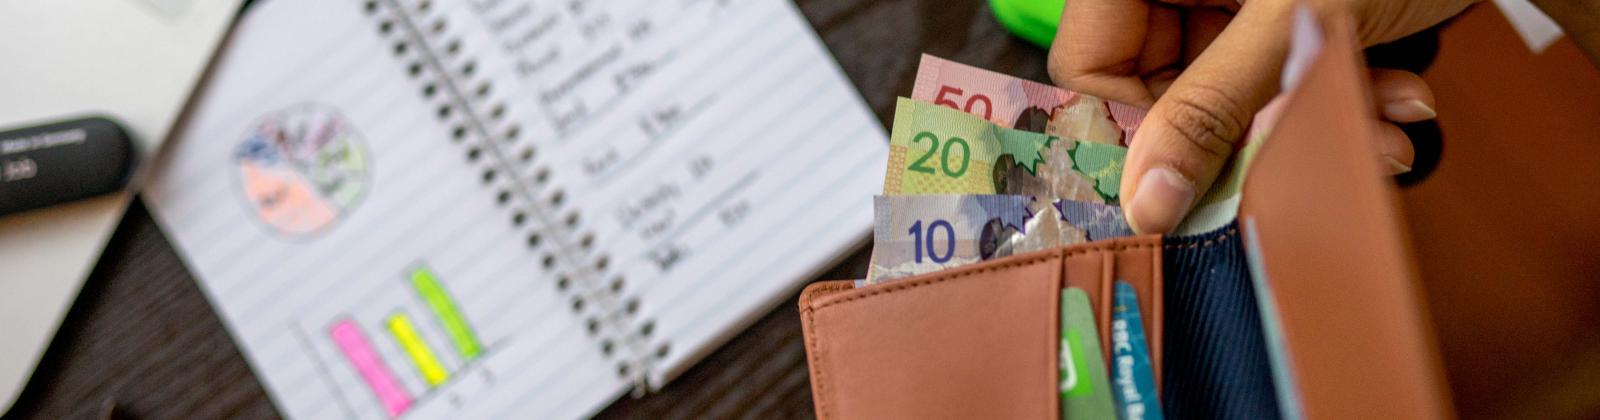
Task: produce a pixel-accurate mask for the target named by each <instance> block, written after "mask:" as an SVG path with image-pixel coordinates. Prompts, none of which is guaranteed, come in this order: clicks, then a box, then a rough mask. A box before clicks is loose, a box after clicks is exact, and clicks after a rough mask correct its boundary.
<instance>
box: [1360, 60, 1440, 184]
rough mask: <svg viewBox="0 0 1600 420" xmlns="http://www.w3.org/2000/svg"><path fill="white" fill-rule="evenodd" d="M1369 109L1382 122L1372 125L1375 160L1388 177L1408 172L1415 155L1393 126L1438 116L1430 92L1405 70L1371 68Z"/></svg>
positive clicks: (1418, 78)
mask: <svg viewBox="0 0 1600 420" xmlns="http://www.w3.org/2000/svg"><path fill="white" fill-rule="evenodd" d="M1369 74H1370V75H1371V76H1372V106H1373V108H1374V109H1375V110H1376V112H1377V116H1378V117H1379V118H1381V119H1382V120H1383V121H1378V123H1377V124H1376V125H1375V126H1376V127H1377V130H1378V133H1377V135H1376V136H1375V138H1376V139H1377V142H1378V144H1377V148H1378V160H1380V161H1382V162H1383V163H1384V165H1385V167H1387V168H1389V174H1390V175H1399V174H1403V173H1406V172H1411V165H1412V163H1413V162H1415V161H1416V156H1417V152H1416V149H1415V148H1414V147H1413V146H1412V145H1411V138H1409V137H1408V136H1406V133H1405V131H1402V130H1401V129H1400V126H1398V125H1395V123H1411V122H1417V121H1424V120H1430V119H1433V118H1434V117H1437V116H1438V114H1437V113H1435V112H1434V110H1433V104H1434V102H1433V90H1432V89H1429V88H1428V84H1427V82H1424V81H1423V80H1422V77H1421V76H1417V74H1416V73H1412V72H1409V71H1404V70H1393V69H1371V70H1370V71H1369Z"/></svg>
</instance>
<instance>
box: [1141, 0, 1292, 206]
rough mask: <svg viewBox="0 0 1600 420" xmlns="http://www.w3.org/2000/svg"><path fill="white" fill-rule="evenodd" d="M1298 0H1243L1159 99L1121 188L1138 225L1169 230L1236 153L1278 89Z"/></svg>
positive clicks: (1151, 111)
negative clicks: (1257, 116) (1227, 20)
mask: <svg viewBox="0 0 1600 420" xmlns="http://www.w3.org/2000/svg"><path fill="white" fill-rule="evenodd" d="M1292 4H1293V2H1289V1H1272V0H1257V1H1250V2H1246V3H1245V5H1244V6H1243V7H1242V8H1241V9H1240V10H1239V14H1238V15H1236V16H1234V18H1233V20H1232V21H1231V22H1230V23H1229V24H1228V26H1227V28H1225V29H1223V31H1222V33H1221V34H1220V35H1218V36H1217V38H1216V40H1214V41H1213V42H1212V43H1211V45H1209V46H1207V47H1206V49H1205V51H1204V52H1202V53H1201V54H1200V56H1199V57H1198V58H1196V59H1195V61H1194V62H1193V63H1192V64H1190V65H1189V68H1187V69H1185V70H1184V71H1183V74H1182V75H1180V76H1179V77H1178V79H1177V80H1176V81H1175V82H1173V84H1172V87H1170V88H1168V89H1167V91H1166V92H1165V93H1164V94H1163V95H1162V96H1161V98H1159V99H1157V100H1156V104H1155V106H1154V107H1153V108H1151V109H1150V113H1149V114H1148V115H1147V116H1146V117H1145V120H1144V122H1143V123H1142V124H1141V125H1140V126H1139V131H1138V132H1137V133H1135V134H1134V136H1133V141H1132V142H1131V143H1132V144H1131V146H1130V149H1129V151H1128V158H1127V161H1126V164H1127V166H1126V168H1124V170H1123V173H1124V174H1132V175H1134V176H1128V177H1124V178H1123V180H1122V190H1121V195H1122V197H1124V200H1123V205H1124V207H1125V210H1126V215H1127V218H1128V223H1129V225H1131V226H1132V227H1133V229H1134V230H1135V231H1137V232H1139V233H1167V232H1170V231H1172V229H1173V228H1175V227H1177V226H1178V223H1179V222H1181V221H1183V218H1184V216H1185V215H1187V214H1188V213H1189V210H1190V208H1191V207H1193V206H1194V204H1195V201H1196V200H1198V199H1199V198H1200V197H1201V196H1203V195H1205V193H1206V190H1207V189H1209V187H1210V186H1211V183H1212V181H1214V180H1215V179H1216V177H1217V173H1218V172H1219V171H1221V169H1222V166H1223V164H1224V163H1225V162H1227V160H1228V157H1229V156H1230V155H1232V154H1233V151H1234V146H1235V144H1237V143H1238V142H1239V139H1240V138H1242V137H1243V136H1244V134H1245V130H1246V128H1247V127H1249V124H1250V118H1251V117H1252V116H1253V115H1254V114H1255V112H1256V111H1257V110H1259V109H1261V107H1262V106H1264V105H1265V104H1266V103H1267V101H1268V100H1270V99H1271V98H1272V96H1273V95H1274V94H1276V93H1277V90H1278V78H1279V73H1280V71H1281V70H1282V68H1283V60H1284V57H1285V54H1286V51H1287V50H1288V35H1289V29H1290V27H1289V25H1290V22H1291V21H1292V19H1290V16H1291V13H1290V12H1291V11H1292V9H1291V6H1292Z"/></svg>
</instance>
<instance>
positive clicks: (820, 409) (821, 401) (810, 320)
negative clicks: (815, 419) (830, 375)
mask: <svg viewBox="0 0 1600 420" xmlns="http://www.w3.org/2000/svg"><path fill="white" fill-rule="evenodd" d="M807 300H809V299H807ZM804 312H805V314H804V315H805V317H806V325H810V326H811V330H812V332H816V331H820V330H821V328H818V326H817V320H816V318H815V317H813V316H812V313H813V312H815V309H814V308H806V310H805V311H804ZM806 341H807V343H806V345H808V346H811V352H810V353H808V354H807V356H808V358H815V360H808V361H807V363H806V364H807V365H810V366H813V367H816V372H815V373H816V377H815V378H812V379H813V380H815V381H816V384H817V391H818V392H817V397H818V398H817V399H816V402H817V414H819V417H824V418H826V417H829V416H828V403H827V399H826V397H825V396H826V395H828V393H827V392H826V391H827V388H828V381H825V380H823V376H825V375H823V374H822V363H820V362H821V361H822V346H820V345H818V343H819V342H821V341H822V334H811V339H810V340H806Z"/></svg>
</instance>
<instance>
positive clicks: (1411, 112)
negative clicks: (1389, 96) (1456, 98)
mask: <svg viewBox="0 0 1600 420" xmlns="http://www.w3.org/2000/svg"><path fill="white" fill-rule="evenodd" d="M1383 116H1384V117H1387V118H1388V119H1390V120H1393V121H1400V122H1413V121H1423V120H1431V119H1434V117H1438V116H1439V113H1438V112H1434V111H1433V107H1429V106H1428V104H1425V103H1422V101H1420V100H1416V99H1405V100H1399V101H1394V102H1390V103H1387V104H1384V105H1383Z"/></svg>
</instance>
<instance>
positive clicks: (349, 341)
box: [328, 320, 411, 417]
mask: <svg viewBox="0 0 1600 420" xmlns="http://www.w3.org/2000/svg"><path fill="white" fill-rule="evenodd" d="M328 335H329V336H332V337H333V342H334V343H335V344H338V345H339V350H340V351H342V352H344V357H345V359H347V360H349V361H350V365H352V366H355V368H356V371H357V372H360V373H361V378H362V379H365V380H366V381H367V386H368V387H371V388H372V393H373V394H377V396H378V401H380V402H382V403H383V408H384V410H386V411H388V412H389V417H395V416H399V415H400V413H404V412H406V409H407V408H410V407H411V395H410V394H407V393H406V389H405V388H404V387H401V386H400V381H399V380H397V379H395V377H394V373H393V372H390V371H389V367H388V366H386V365H384V364H383V359H381V358H379V357H378V352H377V350H374V349H373V348H372V342H371V341H367V337H366V336H365V335H362V334H361V327H358V326H356V324H355V323H354V322H351V321H350V320H343V321H339V323H338V324H334V326H333V328H329V329H328Z"/></svg>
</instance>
